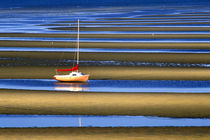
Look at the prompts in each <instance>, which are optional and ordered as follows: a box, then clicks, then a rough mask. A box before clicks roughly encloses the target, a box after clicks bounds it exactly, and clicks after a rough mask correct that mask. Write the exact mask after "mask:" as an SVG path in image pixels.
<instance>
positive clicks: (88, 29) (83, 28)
mask: <svg viewBox="0 0 210 140" xmlns="http://www.w3.org/2000/svg"><path fill="white" fill-rule="evenodd" d="M48 29H51V30H73V31H76V27H54V28H48ZM80 29H81V31H210V28H209V27H81V28H80Z"/></svg>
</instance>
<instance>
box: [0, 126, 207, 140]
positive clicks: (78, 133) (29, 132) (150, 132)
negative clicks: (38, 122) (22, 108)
mask: <svg viewBox="0 0 210 140" xmlns="http://www.w3.org/2000/svg"><path fill="white" fill-rule="evenodd" d="M0 139H1V140H17V139H21V140H28V139H30V140H42V139H43V140H44V139H45V140H47V139H50V140H69V139H72V140H81V139H82V140H107V139H109V140H118V139H119V140H145V139H146V140H163V139H167V140H178V139H179V140H182V139H183V140H188V139H189V140H198V139H199V140H208V139H210V128H209V127H155V128H152V127H151V128H150V127H142V128H97V127H96V128H94V127H92V128H1V129H0Z"/></svg>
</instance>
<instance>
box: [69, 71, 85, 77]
mask: <svg viewBox="0 0 210 140" xmlns="http://www.w3.org/2000/svg"><path fill="white" fill-rule="evenodd" d="M69 75H70V76H72V77H78V76H83V75H84V74H83V73H81V72H71V73H69Z"/></svg>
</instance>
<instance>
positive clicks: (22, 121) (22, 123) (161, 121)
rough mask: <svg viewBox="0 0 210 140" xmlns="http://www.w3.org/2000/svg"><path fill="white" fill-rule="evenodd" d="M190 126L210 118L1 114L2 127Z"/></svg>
mask: <svg viewBox="0 0 210 140" xmlns="http://www.w3.org/2000/svg"><path fill="white" fill-rule="evenodd" d="M167 126H173V127H184V126H185V127H186V126H188V127H190V126H197V127H198V126H210V119H201V118H166V117H145V116H85V115H81V116H77V115H0V127H1V128H11V127H19V128H20V127H167Z"/></svg>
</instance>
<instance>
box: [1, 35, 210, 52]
mask: <svg viewBox="0 0 210 140" xmlns="http://www.w3.org/2000/svg"><path fill="white" fill-rule="evenodd" d="M111 36H112V35H110V37H111ZM145 36H146V35H145ZM148 36H149V35H148ZM153 36H156V35H153ZM121 37H123V35H122V36H121ZM169 37H170V36H169ZM160 38H161V37H160ZM192 38H193V37H192ZM203 38H205V37H203ZM0 47H43V48H47V47H49V48H75V47H76V42H58V41H53V43H52V41H14V40H13V41H7V40H0ZM80 47H81V48H117V49H120V48H121V49H210V43H208V42H203V43H202V42H193V43H190V42H185V43H184V42H182V43H180V42H169V43H167V42H154V43H151V42H149V43H148V42H138V43H135V42H131V43H130V42H124V43H120V42H80Z"/></svg>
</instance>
